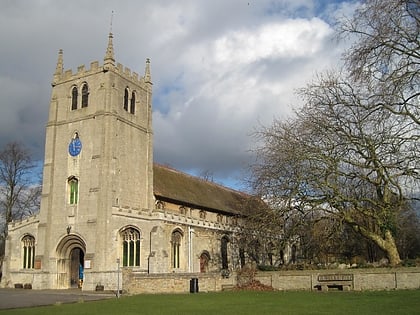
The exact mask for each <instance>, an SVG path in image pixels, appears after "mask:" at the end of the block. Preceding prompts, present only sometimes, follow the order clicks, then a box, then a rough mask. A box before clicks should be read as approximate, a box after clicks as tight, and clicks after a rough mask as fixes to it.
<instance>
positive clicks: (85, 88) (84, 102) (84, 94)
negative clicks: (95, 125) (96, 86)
mask: <svg viewBox="0 0 420 315" xmlns="http://www.w3.org/2000/svg"><path fill="white" fill-rule="evenodd" d="M88 103H89V88H88V85H87V83H85V84H83V86H82V108H83V107H87V106H88Z"/></svg>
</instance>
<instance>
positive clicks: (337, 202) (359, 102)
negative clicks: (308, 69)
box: [253, 73, 419, 265]
mask: <svg viewBox="0 0 420 315" xmlns="http://www.w3.org/2000/svg"><path fill="white" fill-rule="evenodd" d="M300 95H301V96H302V97H303V99H304V102H305V106H304V107H303V108H302V109H300V110H298V111H297V112H296V115H297V116H296V118H295V119H293V120H290V121H286V122H281V121H276V122H275V123H274V124H273V125H272V126H271V127H270V128H265V129H263V130H262V131H261V132H260V133H259V136H261V138H262V140H263V141H264V144H263V146H262V148H260V155H259V163H257V164H256V165H254V168H253V172H254V175H255V181H254V187H255V188H256V189H257V191H258V192H259V193H261V194H264V195H265V196H266V198H267V200H269V201H270V202H271V204H272V205H273V206H274V207H276V205H278V204H279V203H280V202H281V201H282V200H289V203H290V204H293V205H294V206H293V207H282V208H279V209H280V211H283V213H284V215H287V213H289V212H290V211H291V209H293V211H296V209H299V211H300V212H301V213H304V214H305V216H307V217H309V216H313V217H317V218H319V219H328V220H331V218H334V220H335V222H337V223H340V222H342V223H345V224H347V225H349V226H351V227H352V228H353V229H354V231H356V232H357V233H359V234H361V235H363V236H364V237H366V238H368V239H370V240H371V241H373V242H374V243H375V244H377V246H379V247H380V248H381V249H382V250H383V251H384V252H386V253H387V256H388V258H389V260H390V263H391V264H392V265H396V264H399V263H400V261H401V260H400V257H399V253H398V249H397V246H396V242H395V232H396V225H397V223H396V218H397V216H398V213H399V211H401V209H402V207H403V206H404V205H405V203H406V199H407V198H408V197H409V196H408V193H407V188H408V187H412V185H415V184H418V179H419V174H418V166H419V164H418V162H419V155H418V154H419V153H418V152H419V148H418V141H417V140H418V137H419V131H418V128H417V126H416V125H414V124H412V123H411V122H410V121H408V120H406V119H405V117H404V116H396V115H392V114H391V113H390V112H389V111H384V110H378V109H377V108H376V107H375V106H371V105H372V104H371V103H370V102H371V98H370V96H371V90H369V87H365V86H360V85H357V84H353V83H348V82H347V81H346V80H345V79H342V78H341V77H340V75H337V74H334V73H327V74H325V75H323V76H320V77H318V78H317V80H316V81H315V82H314V83H312V84H309V85H308V86H307V87H306V88H303V89H302V90H300Z"/></svg>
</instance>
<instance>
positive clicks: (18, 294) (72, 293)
mask: <svg viewBox="0 0 420 315" xmlns="http://www.w3.org/2000/svg"><path fill="white" fill-rule="evenodd" d="M110 298H116V297H115V294H113V293H112V292H92V291H89V292H86V291H81V290H79V289H70V290H25V289H0V309H11V308H22V307H35V306H45V305H53V304H59V303H77V302H81V301H96V300H103V299H110Z"/></svg>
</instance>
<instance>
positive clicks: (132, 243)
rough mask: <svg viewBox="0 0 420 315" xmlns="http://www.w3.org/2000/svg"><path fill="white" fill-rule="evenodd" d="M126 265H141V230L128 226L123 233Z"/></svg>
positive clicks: (124, 264) (124, 262) (123, 261)
mask: <svg viewBox="0 0 420 315" xmlns="http://www.w3.org/2000/svg"><path fill="white" fill-rule="evenodd" d="M121 238H122V251H123V260H122V265H123V266H124V267H134V266H140V232H139V231H138V230H137V229H135V228H127V229H125V230H124V231H123V232H122V233H121Z"/></svg>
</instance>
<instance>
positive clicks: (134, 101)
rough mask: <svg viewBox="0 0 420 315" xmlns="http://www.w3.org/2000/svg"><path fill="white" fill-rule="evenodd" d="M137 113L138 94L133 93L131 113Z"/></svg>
mask: <svg viewBox="0 0 420 315" xmlns="http://www.w3.org/2000/svg"><path fill="white" fill-rule="evenodd" d="M135 111H136V94H135V93H134V92H133V93H131V101H130V113H131V114H134V112H135Z"/></svg>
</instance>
